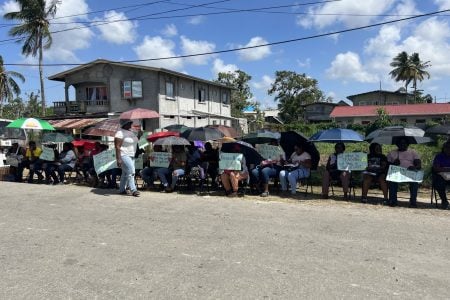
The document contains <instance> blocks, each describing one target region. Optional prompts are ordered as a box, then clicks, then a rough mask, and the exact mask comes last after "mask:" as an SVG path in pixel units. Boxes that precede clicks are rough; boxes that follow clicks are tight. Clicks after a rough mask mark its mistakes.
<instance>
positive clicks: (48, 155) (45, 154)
mask: <svg viewBox="0 0 450 300" xmlns="http://www.w3.org/2000/svg"><path fill="white" fill-rule="evenodd" d="M39 158H40V159H42V160H46V161H54V160H55V151H53V149H52V148H49V147H42V153H41V155H40V156H39Z"/></svg>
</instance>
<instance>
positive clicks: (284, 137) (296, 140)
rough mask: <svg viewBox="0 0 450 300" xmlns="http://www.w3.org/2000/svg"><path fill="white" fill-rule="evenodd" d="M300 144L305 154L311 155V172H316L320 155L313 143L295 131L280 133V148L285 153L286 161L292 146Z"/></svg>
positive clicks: (291, 151) (290, 153)
mask: <svg viewBox="0 0 450 300" xmlns="http://www.w3.org/2000/svg"><path fill="white" fill-rule="evenodd" d="M296 144H301V145H302V146H303V148H304V150H305V151H306V152H308V153H309V155H311V170H317V167H318V165H319V161H320V153H319V151H318V150H317V148H316V145H314V143H312V142H310V141H309V140H308V138H307V137H306V136H304V135H303V134H301V133H298V132H295V131H286V132H282V133H281V139H280V146H281V148H283V150H284V152H285V153H286V159H288V158H289V157H291V155H292V153H293V152H294V146H295V145H296Z"/></svg>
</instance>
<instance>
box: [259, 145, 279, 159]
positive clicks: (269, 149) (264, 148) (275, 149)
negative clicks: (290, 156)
mask: <svg viewBox="0 0 450 300" xmlns="http://www.w3.org/2000/svg"><path fill="white" fill-rule="evenodd" d="M256 150H257V151H258V152H259V154H261V156H262V157H263V158H264V159H271V160H280V156H281V157H284V152H283V149H281V147H280V146H273V145H267V144H257V145H256Z"/></svg>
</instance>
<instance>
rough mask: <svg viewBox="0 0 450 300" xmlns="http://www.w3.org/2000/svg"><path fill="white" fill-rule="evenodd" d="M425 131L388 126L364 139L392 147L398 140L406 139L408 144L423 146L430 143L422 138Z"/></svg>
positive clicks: (429, 139)
mask: <svg viewBox="0 0 450 300" xmlns="http://www.w3.org/2000/svg"><path fill="white" fill-rule="evenodd" d="M424 134H425V131H424V130H422V129H420V128H419V127H414V126H411V127H403V126H389V127H385V128H381V129H377V130H375V131H373V132H371V133H370V134H369V135H367V137H366V141H368V142H371V143H379V144H384V145H394V144H396V143H397V141H398V139H400V138H406V139H407V140H408V142H409V143H410V144H425V143H429V142H431V141H432V139H431V138H429V137H424Z"/></svg>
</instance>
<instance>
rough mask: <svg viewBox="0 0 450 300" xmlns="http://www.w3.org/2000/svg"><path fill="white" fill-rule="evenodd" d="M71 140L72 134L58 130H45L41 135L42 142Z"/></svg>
mask: <svg viewBox="0 0 450 300" xmlns="http://www.w3.org/2000/svg"><path fill="white" fill-rule="evenodd" d="M71 141H73V136H71V135H69V134H64V133H60V132H47V133H44V135H43V136H42V142H43V143H49V142H53V143H70V142H71Z"/></svg>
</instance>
